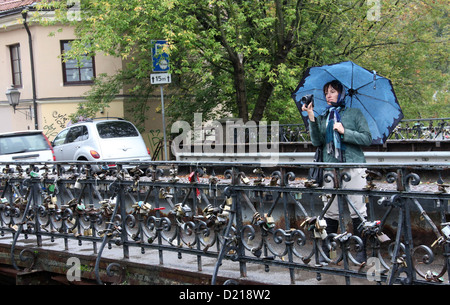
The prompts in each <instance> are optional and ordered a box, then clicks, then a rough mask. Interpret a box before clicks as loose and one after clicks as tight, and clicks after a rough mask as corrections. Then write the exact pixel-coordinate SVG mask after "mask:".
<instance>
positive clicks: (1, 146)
mask: <svg viewBox="0 0 450 305" xmlns="http://www.w3.org/2000/svg"><path fill="white" fill-rule="evenodd" d="M48 149H50V147H49V145H48V143H47V141H46V140H45V138H44V136H43V135H42V134H30V135H12V136H6V137H0V154H1V155H9V154H17V153H24V152H33V151H39V150H48Z"/></svg>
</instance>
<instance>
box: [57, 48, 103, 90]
mask: <svg viewBox="0 0 450 305" xmlns="http://www.w3.org/2000/svg"><path fill="white" fill-rule="evenodd" d="M72 41H74V40H61V41H60V46H61V55H62V56H63V55H64V51H65V49H64V45H65V44H67V43H70V42H72ZM85 58H86V60H90V61H91V64H92V67H88V68H89V69H90V68H92V79H91V80H81V72H82V70H83V69H87V68H83V67H80V66H78V63H79V62H78V60H77V67H76V68H67V65H66V62H64V60H63V59H62V60H61V63H62V74H63V84H64V86H85V85H92V84H94V79H95V78H96V72H95V56H88V55H86V56H85ZM67 70H77V71H78V76H79V79H80V80H78V81H68V80H67Z"/></svg>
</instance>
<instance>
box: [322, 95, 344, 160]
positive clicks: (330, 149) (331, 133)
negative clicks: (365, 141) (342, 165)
mask: <svg viewBox="0 0 450 305" xmlns="http://www.w3.org/2000/svg"><path fill="white" fill-rule="evenodd" d="M338 101H339V102H338V103H333V105H332V106H328V107H327V108H326V110H325V114H326V113H327V112H328V116H327V129H326V134H325V147H326V150H327V153H328V154H329V155H333V156H334V157H335V158H336V159H337V160H338V161H339V162H345V159H344V151H345V145H344V144H343V143H342V142H341V140H342V135H341V134H340V133H339V132H337V131H336V130H334V129H333V126H334V123H335V122H340V121H341V116H340V114H339V112H340V111H341V109H342V108H344V107H345V102H344V96H343V97H342V99H341V96H340V95H339V97H338Z"/></svg>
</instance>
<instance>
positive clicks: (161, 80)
mask: <svg viewBox="0 0 450 305" xmlns="http://www.w3.org/2000/svg"><path fill="white" fill-rule="evenodd" d="M171 82H172V80H171V77H170V73H154V74H150V83H151V84H152V85H159V84H170V83H171Z"/></svg>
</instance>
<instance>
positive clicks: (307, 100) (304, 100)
mask: <svg viewBox="0 0 450 305" xmlns="http://www.w3.org/2000/svg"><path fill="white" fill-rule="evenodd" d="M301 103H302V104H305V106H306V107H308V106H309V104H311V103H312V104H313V106H314V95H312V94H308V95H305V96H303V97H302V99H301Z"/></svg>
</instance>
